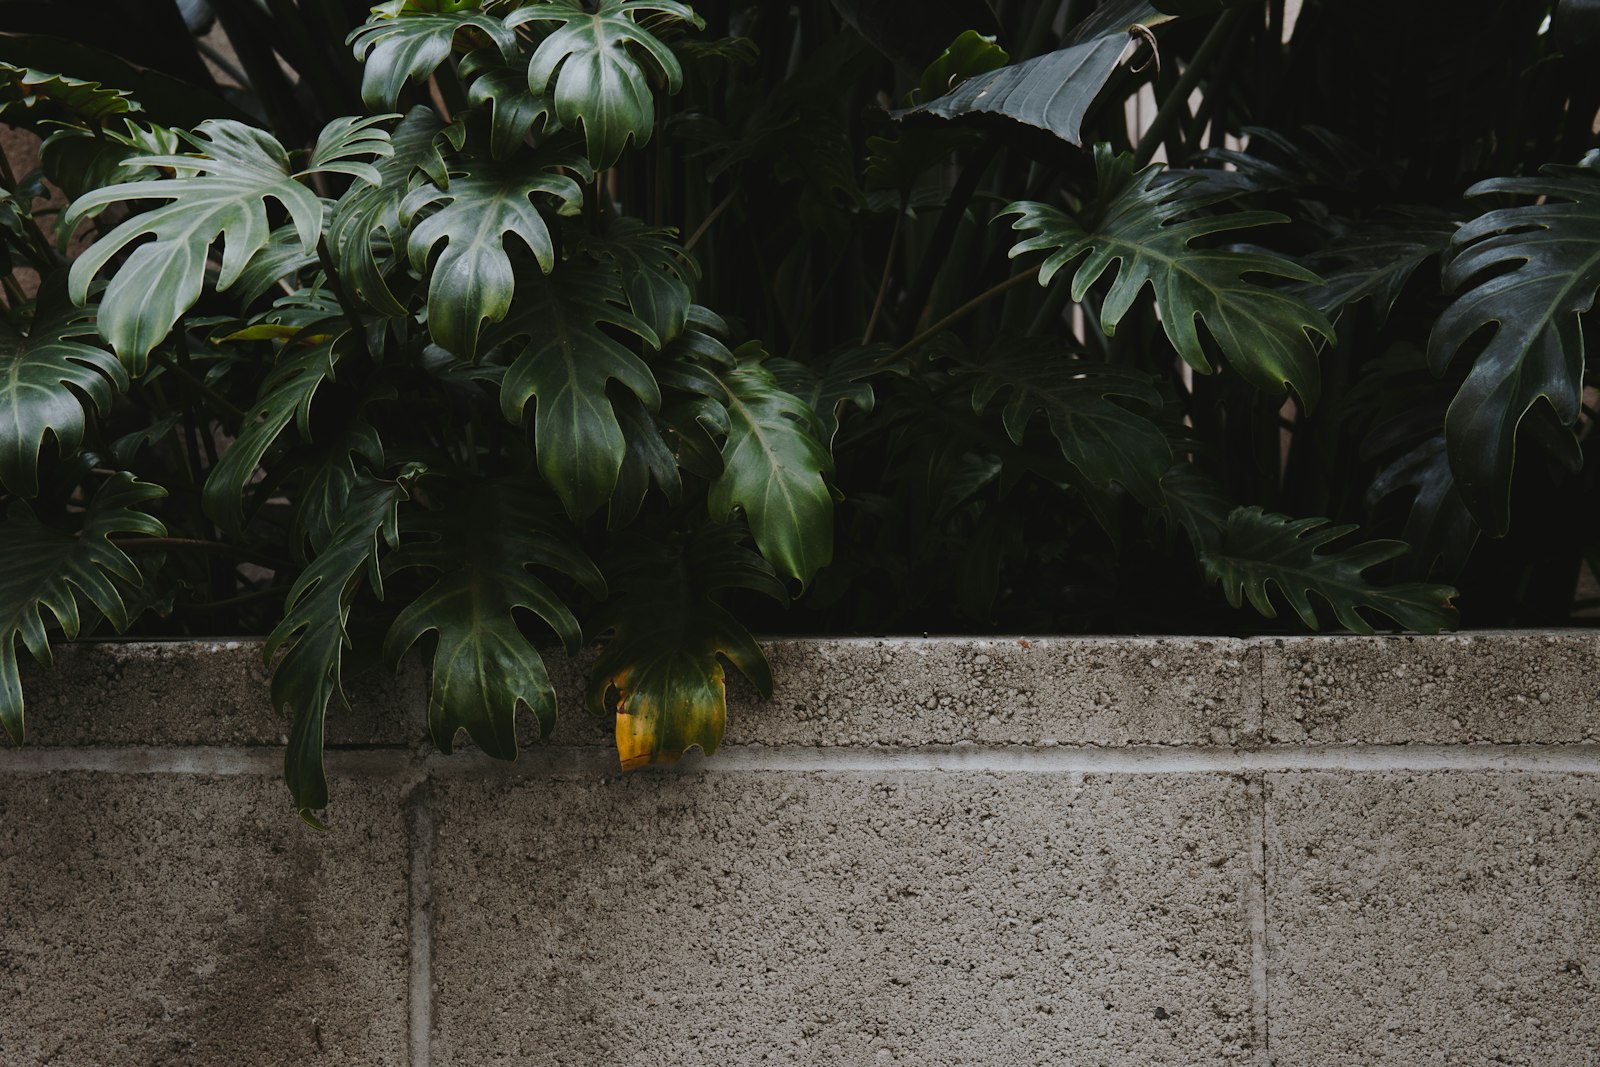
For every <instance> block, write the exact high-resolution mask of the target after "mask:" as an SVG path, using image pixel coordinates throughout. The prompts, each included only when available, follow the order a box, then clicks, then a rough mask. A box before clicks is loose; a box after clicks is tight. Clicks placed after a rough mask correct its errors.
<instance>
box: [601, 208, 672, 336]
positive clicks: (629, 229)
mask: <svg viewBox="0 0 1600 1067" xmlns="http://www.w3.org/2000/svg"><path fill="white" fill-rule="evenodd" d="M675 236H676V233H675V231H673V230H665V229H658V228H655V227H652V226H646V225H645V224H644V223H642V222H640V221H639V220H638V219H634V218H630V217H628V216H627V215H616V216H610V217H608V218H607V220H606V221H605V223H604V225H603V227H602V228H601V230H600V232H599V233H596V234H592V235H589V236H586V237H585V238H584V240H583V250H584V251H585V252H587V253H588V254H589V255H591V256H594V257H595V258H596V259H599V260H601V261H603V262H606V263H609V264H610V265H611V266H612V267H614V268H615V269H616V271H617V273H618V274H620V275H621V276H622V290H623V292H625V293H626V294H627V296H628V306H629V307H630V308H632V309H633V313H634V314H635V315H637V316H639V318H641V319H643V320H644V321H645V322H646V323H648V324H649V326H650V329H652V330H654V331H655V334H656V336H657V337H658V338H660V339H661V342H662V343H663V344H665V343H667V342H668V341H671V340H672V339H673V338H674V337H677V336H678V334H679V333H681V332H682V331H683V327H684V324H685V323H686V322H687V321H688V317H689V306H690V304H691V303H692V302H693V300H694V287H695V283H696V282H697V281H699V279H700V269H699V267H697V266H696V265H695V261H694V260H693V258H691V257H690V255H689V254H688V253H687V252H685V251H684V250H683V246H682V245H680V244H678V243H677V241H675V240H674V239H673V238H674V237H675Z"/></svg>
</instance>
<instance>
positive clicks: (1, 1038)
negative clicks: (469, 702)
mask: <svg viewBox="0 0 1600 1067" xmlns="http://www.w3.org/2000/svg"><path fill="white" fill-rule="evenodd" d="M334 789H335V792H336V795H337V798H338V799H337V807H336V808H335V810H334V811H333V812H332V817H333V819H334V820H335V826H336V829H335V831H334V832H333V833H319V832H317V831H315V830H312V829H311V828H310V827H308V826H305V825H304V824H303V823H301V822H300V821H299V820H298V819H297V818H295V816H294V813H293V810H292V809H291V808H290V806H289V804H288V803H287V799H286V796H285V793H284V787H283V783H282V782H281V781H278V780H276V779H269V778H258V777H249V776H230V777H189V776H180V775H156V776H146V775H135V774H94V773H56V774H51V775H42V774H21V773H11V774H6V775H4V776H3V777H0V1004H3V1005H4V1010H0V1064H5V1065H6V1067H24V1065H29V1067H31V1065H44V1064H48V1065H49V1067H151V1065H163V1067H165V1065H179V1064H182V1065H185V1067H284V1065H286V1064H295V1065H315V1067H321V1065H351V1067H355V1065H360V1067H403V1065H405V1064H406V1063H407V1059H406V1034H407V1019H408V1008H407V989H408V985H407V952H408V934H407V920H408V915H409V911H408V905H407V887H408V865H409V861H408V858H407V852H406V834H405V826H404V817H403V814H402V812H401V810H400V805H399V796H398V793H399V790H398V786H397V785H396V784H393V783H391V784H389V785H387V786H385V787H383V788H378V787H375V786H362V785H359V784H356V783H354V782H348V781H336V782H335V783H334Z"/></svg>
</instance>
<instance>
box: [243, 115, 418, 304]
mask: <svg viewBox="0 0 1600 1067" xmlns="http://www.w3.org/2000/svg"><path fill="white" fill-rule="evenodd" d="M444 132H445V124H444V121H443V120H442V119H440V118H439V116H438V113H437V112H435V111H434V110H433V109H432V108H431V107H422V106H420V105H419V106H418V107H414V108H412V109H411V110H410V111H409V112H407V113H406V116H405V118H403V119H401V120H400V124H399V125H398V126H396V127H395V128H394V132H393V133H392V134H391V135H390V137H389V143H390V146H391V147H392V148H393V153H392V154H391V155H389V156H387V157H385V158H383V159H380V160H379V161H378V164H377V167H376V172H377V173H376V180H372V181H359V182H356V183H355V184H354V185H352V186H351V187H350V188H349V189H347V190H346V191H345V194H344V195H343V196H341V197H340V198H339V201H338V203H336V204H334V206H333V210H332V212H331V213H330V214H329V217H328V248H329V251H330V252H331V254H332V255H333V259H334V263H335V265H336V266H337V267H338V270H339V277H340V279H341V280H342V281H343V282H344V284H345V287H346V289H347V290H348V291H349V292H350V293H351V294H353V295H354V296H355V298H356V299H358V300H360V301H361V302H362V303H363V304H365V305H366V306H367V307H369V308H371V309H372V310H374V311H378V312H382V313H383V314H385V315H391V316H396V317H398V316H403V315H407V314H409V312H408V311H407V310H406V307H405V305H404V304H402V303H401V302H400V301H399V300H398V299H397V298H396V297H395V295H394V292H393V291H392V290H391V289H390V288H389V283H388V281H387V278H386V275H387V274H388V273H389V272H390V271H391V270H393V269H394V267H395V265H396V264H397V262H398V261H399V260H400V258H401V257H400V255H399V254H398V250H397V248H396V242H399V241H401V239H402V238H403V237H404V236H405V234H406V227H405V226H404V225H403V224H402V223H401V221H400V204H401V202H402V201H403V200H404V199H405V197H406V194H407V193H409V192H410V191H411V189H412V187H413V185H414V177H415V176H416V175H417V174H419V173H421V174H426V175H428V176H430V177H432V178H433V180H434V181H436V182H439V183H445V182H447V181H448V180H449V179H448V174H447V171H446V167H445V161H444V156H443V154H442V144H441V142H442V141H443V137H442V135H443V134H444ZM251 266H252V267H254V262H252V264H251ZM247 273H248V272H247Z"/></svg>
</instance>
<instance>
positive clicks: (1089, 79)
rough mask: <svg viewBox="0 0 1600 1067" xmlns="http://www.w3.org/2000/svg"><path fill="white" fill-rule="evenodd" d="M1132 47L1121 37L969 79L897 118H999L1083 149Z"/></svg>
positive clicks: (1066, 49) (897, 112) (1070, 49)
mask: <svg viewBox="0 0 1600 1067" xmlns="http://www.w3.org/2000/svg"><path fill="white" fill-rule="evenodd" d="M1127 44H1128V39H1127V37H1126V35H1124V34H1120V33H1119V34H1113V35H1111V36H1107V37H1101V38H1097V39H1094V40H1089V41H1085V42H1084V43H1082V44H1077V45H1073V46H1072V47H1070V48H1062V49H1060V50H1058V51H1055V52H1050V53H1047V54H1046V55H1042V56H1037V57H1035V58H1033V59H1029V60H1024V61H1023V62H1021V63H1013V64H1011V65H1010V66H1005V67H1001V68H1000V69H998V70H994V71H990V72H989V73H987V74H979V75H977V76H975V77H971V78H968V79H967V80H965V81H963V82H961V83H960V84H958V85H957V86H956V87H955V88H954V89H952V90H951V91H950V92H948V93H946V94H945V95H943V96H941V97H939V98H937V99H935V100H929V101H927V102H926V103H922V104H918V105H916V106H915V107H909V108H906V109H904V110H902V111H896V112H893V115H894V117H895V118H897V119H902V120H904V119H908V118H915V117H919V116H924V115H931V116H933V117H935V118H940V119H947V120H953V119H969V118H971V117H973V116H978V115H997V116H1000V117H1003V118H1007V119H1011V120H1012V121H1015V122H1020V123H1023V124H1025V125H1028V126H1034V127H1037V128H1039V129H1041V130H1048V131H1049V132H1050V133H1053V134H1055V135H1056V136H1057V137H1059V138H1061V139H1062V140H1063V141H1065V142H1067V143H1068V144H1072V145H1081V144H1083V120H1084V117H1085V116H1086V115H1087V114H1088V113H1089V109H1090V108H1091V107H1092V106H1093V105H1094V102H1095V99H1096V98H1097V97H1098V96H1099V95H1100V90H1101V89H1104V88H1105V85H1106V82H1107V81H1109V80H1110V79H1111V75H1112V74H1114V73H1115V72H1116V69H1117V66H1118V64H1119V63H1120V62H1121V59H1122V55H1123V51H1124V49H1125V48H1126V47H1127Z"/></svg>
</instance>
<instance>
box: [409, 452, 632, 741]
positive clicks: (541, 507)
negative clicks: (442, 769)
mask: <svg viewBox="0 0 1600 1067" xmlns="http://www.w3.org/2000/svg"><path fill="white" fill-rule="evenodd" d="M401 533H402V535H403V536H405V537H406V538H407V539H408V540H407V542H406V544H405V545H404V546H403V547H402V548H401V550H400V551H399V552H397V553H395V555H394V556H392V557H391V559H390V567H389V569H390V570H391V572H399V571H401V570H405V569H407V568H413V567H415V568H425V569H428V570H432V571H436V572H437V573H438V578H437V580H436V581H435V582H434V583H433V584H432V585H431V586H429V587H428V588H427V590H425V591H424V592H423V593H422V594H421V595H419V596H418V597H417V599H416V600H414V601H412V602H411V603H410V604H409V605H407V607H406V608H405V610H404V611H402V612H401V613H400V615H399V617H397V618H396V619H395V621H394V625H393V626H391V627H390V629H389V635H388V637H387V638H386V639H385V640H384V655H385V656H386V657H387V658H388V659H389V660H390V662H392V663H398V662H399V660H400V657H401V656H403V655H404V654H405V652H406V650H407V649H409V648H410V647H411V646H412V645H413V644H415V643H416V642H417V641H418V640H420V639H421V638H423V637H424V636H425V635H427V634H428V633H434V634H437V636H438V640H437V643H436V644H435V647H434V652H433V680H432V688H431V695H430V697H429V700H428V730H429V732H430V734H431V735H432V737H433V743H434V744H435V745H437V746H438V748H439V750H440V751H442V752H450V751H451V750H452V749H453V748H454V746H455V737H456V734H457V732H458V731H460V730H465V731H466V732H467V734H468V736H470V737H471V738H472V740H473V741H474V742H476V743H477V745H478V747H479V748H482V749H483V750H484V751H485V752H487V753H489V755H491V756H495V757H497V758H499V759H515V758H516V755H517V727H516V714H517V709H518V708H519V707H526V708H528V709H529V710H531V711H532V712H533V713H534V715H535V716H536V717H537V718H538V720H539V727H540V732H541V735H548V734H549V732H550V729H551V728H552V727H553V726H554V725H555V718H556V694H555V689H554V687H553V686H551V684H550V679H549V677H548V675H547V674H546V673H545V668H544V661H543V660H542V659H541V658H540V656H539V652H538V651H537V649H535V648H534V646H533V644H532V643H531V642H530V641H529V640H528V638H527V637H525V636H524V635H523V631H522V626H521V623H520V622H519V621H518V615H519V613H521V612H531V613H532V614H534V615H537V616H538V617H539V618H541V619H543V620H544V621H545V622H546V623H547V624H548V625H549V626H550V628H551V629H552V630H554V631H555V632H556V634H557V635H558V636H559V637H560V638H561V640H562V641H563V643H565V644H566V646H567V649H568V650H569V651H576V650H577V648H578V647H579V646H580V645H581V644H582V643H583V635H582V633H581V631H580V630H579V628H578V620H577V619H576V618H574V617H573V615H572V612H571V611H570V610H568V608H567V606H566V605H565V604H564V603H562V601H561V598H560V597H559V596H558V595H557V594H556V593H555V591H554V590H552V589H551V588H550V587H549V586H548V585H546V584H545V583H544V582H543V581H541V580H540V579H539V578H536V577H534V575H533V574H532V573H531V572H530V570H529V568H530V567H540V568H544V569H548V570H553V571H556V572H558V573H562V574H566V575H569V576H571V577H573V578H576V579H578V581H580V582H581V583H583V585H584V586H585V588H587V589H589V590H590V591H591V593H593V595H595V596H597V597H603V596H604V595H605V580H604V579H603V578H602V577H601V576H600V572H599V571H598V570H597V569H596V568H595V566H594V564H593V563H592V562H590V560H589V557H588V556H586V555H584V553H583V552H582V551H581V550H580V549H578V548H577V547H576V546H575V545H574V544H573V530H572V528H571V527H570V526H569V525H568V524H567V523H566V522H565V521H563V519H562V517H561V514H560V511H559V506H558V505H557V504H556V502H555V501H554V500H549V499H541V498H539V497H538V496H536V495H534V494H533V493H532V492H530V491H529V490H528V488H527V487H526V486H519V485H515V484H511V483H492V482H491V483H481V484H477V485H473V486H471V487H468V488H465V489H464V490H461V491H457V492H446V493H444V494H442V496H441V507H440V509H439V510H437V511H433V512H429V513H427V514H424V515H420V516H415V517H412V518H408V519H407V521H406V522H405V523H403V524H402V526H401ZM413 535H415V536H416V537H417V538H418V539H417V540H410V538H412V537H413ZM464 546H471V547H470V549H469V550H466V551H463V548H464Z"/></svg>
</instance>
